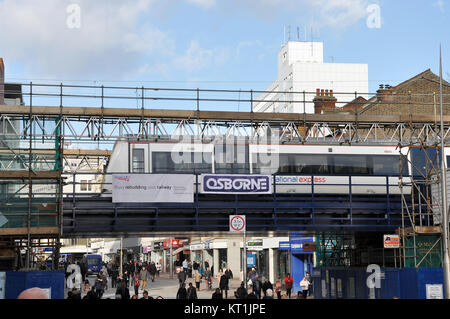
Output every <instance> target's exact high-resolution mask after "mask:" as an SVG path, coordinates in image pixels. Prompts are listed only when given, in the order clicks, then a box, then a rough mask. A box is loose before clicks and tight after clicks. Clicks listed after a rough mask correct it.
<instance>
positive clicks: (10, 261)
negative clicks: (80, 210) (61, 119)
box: [0, 97, 63, 269]
mask: <svg viewBox="0 0 450 319" xmlns="http://www.w3.org/2000/svg"><path fill="white" fill-rule="evenodd" d="M11 108H14V107H11ZM31 110H32V98H31V97H30V113H29V114H23V115H18V116H14V117H10V118H8V119H5V120H3V121H2V122H1V123H0V250H1V251H2V256H3V258H2V265H1V266H0V267H1V268H4V269H5V268H6V269H11V268H16V269H18V268H33V267H36V266H37V263H39V262H41V261H40V260H38V258H36V253H38V252H39V248H41V247H52V248H54V249H53V250H54V256H53V257H54V258H53V260H58V259H59V247H60V238H61V235H62V228H61V225H62V224H61V216H62V176H61V172H62V169H61V163H62V145H63V143H62V135H61V129H60V125H59V123H58V121H57V120H47V121H45V122H44V123H40V122H38V121H36V119H35V117H34V116H33V114H32V112H31ZM46 130H47V131H51V132H53V134H51V135H50V134H49V135H47V136H46V137H45V138H40V139H38V138H36V136H38V135H39V134H40V133H41V132H43V131H46ZM19 132H21V133H19ZM22 133H23V134H22ZM57 266H58V265H57V264H56V263H53V267H54V269H56V268H55V267H57Z"/></svg>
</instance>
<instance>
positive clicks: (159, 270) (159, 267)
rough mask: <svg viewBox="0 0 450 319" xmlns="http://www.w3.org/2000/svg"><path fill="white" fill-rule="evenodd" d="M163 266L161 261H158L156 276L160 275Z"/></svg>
mask: <svg viewBox="0 0 450 319" xmlns="http://www.w3.org/2000/svg"><path fill="white" fill-rule="evenodd" d="M161 269H162V266H161V264H160V263H156V276H158V277H159V273H160V272H161Z"/></svg>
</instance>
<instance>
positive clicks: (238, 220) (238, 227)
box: [230, 215, 245, 231]
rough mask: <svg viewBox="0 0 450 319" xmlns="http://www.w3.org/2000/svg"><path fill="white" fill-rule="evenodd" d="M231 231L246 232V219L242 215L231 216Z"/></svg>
mask: <svg viewBox="0 0 450 319" xmlns="http://www.w3.org/2000/svg"><path fill="white" fill-rule="evenodd" d="M230 230H231V231H243V230H245V218H244V217H243V216H240V215H236V216H231V218H230Z"/></svg>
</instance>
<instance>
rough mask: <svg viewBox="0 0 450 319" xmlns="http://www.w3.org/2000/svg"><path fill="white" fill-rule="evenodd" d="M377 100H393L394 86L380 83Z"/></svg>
mask: <svg viewBox="0 0 450 319" xmlns="http://www.w3.org/2000/svg"><path fill="white" fill-rule="evenodd" d="M377 100H378V101H379V102H391V101H392V86H390V85H388V84H386V85H383V84H380V87H379V88H378V90H377Z"/></svg>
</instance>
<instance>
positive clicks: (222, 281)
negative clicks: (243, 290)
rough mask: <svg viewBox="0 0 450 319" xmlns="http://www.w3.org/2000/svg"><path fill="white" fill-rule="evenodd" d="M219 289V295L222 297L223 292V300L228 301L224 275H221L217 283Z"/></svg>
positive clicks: (225, 276) (226, 278)
mask: <svg viewBox="0 0 450 319" xmlns="http://www.w3.org/2000/svg"><path fill="white" fill-rule="evenodd" d="M219 288H220V293H221V294H222V297H223V292H224V291H225V299H228V276H227V275H226V274H223V275H222V276H220V282H219Z"/></svg>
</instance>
